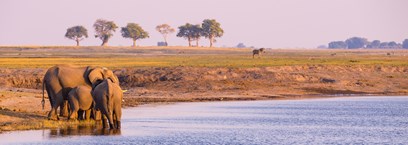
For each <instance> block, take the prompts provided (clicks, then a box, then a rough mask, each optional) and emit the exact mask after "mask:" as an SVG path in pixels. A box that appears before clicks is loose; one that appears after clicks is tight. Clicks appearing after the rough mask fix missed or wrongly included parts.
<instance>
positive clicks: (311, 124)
mask: <svg viewBox="0 0 408 145" xmlns="http://www.w3.org/2000/svg"><path fill="white" fill-rule="evenodd" d="M0 143H1V144H408V97H340V98H322V99H306V100H271V101H241V102H235V101H234V102H204V103H175V104H168V105H158V106H153V105H147V106H143V107H136V108H127V109H124V110H123V119H122V129H121V130H120V131H118V130H102V129H99V128H97V127H72V128H69V129H56V130H31V131H13V132H7V133H3V134H0Z"/></svg>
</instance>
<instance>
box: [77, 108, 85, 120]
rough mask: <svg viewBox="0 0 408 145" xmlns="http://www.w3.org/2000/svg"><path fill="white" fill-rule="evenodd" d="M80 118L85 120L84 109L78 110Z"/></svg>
mask: <svg viewBox="0 0 408 145" xmlns="http://www.w3.org/2000/svg"><path fill="white" fill-rule="evenodd" d="M78 119H79V120H84V111H83V110H78Z"/></svg>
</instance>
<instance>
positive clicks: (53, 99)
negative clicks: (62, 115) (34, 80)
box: [45, 84, 59, 120]
mask: <svg viewBox="0 0 408 145" xmlns="http://www.w3.org/2000/svg"><path fill="white" fill-rule="evenodd" d="M45 89H46V91H47V94H48V99H49V101H50V104H51V110H50V112H49V113H48V119H49V120H59V118H58V115H57V109H58V105H57V103H59V102H58V101H57V100H58V99H57V98H58V94H56V93H55V88H52V87H50V86H49V85H48V84H45Z"/></svg>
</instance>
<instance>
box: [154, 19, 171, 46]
mask: <svg viewBox="0 0 408 145" xmlns="http://www.w3.org/2000/svg"><path fill="white" fill-rule="evenodd" d="M156 30H157V31H158V32H159V33H161V34H162V35H163V38H164V42H165V43H166V46H168V43H167V35H168V34H170V33H174V32H175V30H174V28H172V27H170V25H168V24H161V25H158V26H156Z"/></svg>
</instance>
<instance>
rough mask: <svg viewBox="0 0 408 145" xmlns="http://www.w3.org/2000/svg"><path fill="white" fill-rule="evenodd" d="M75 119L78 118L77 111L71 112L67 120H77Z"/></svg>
mask: <svg viewBox="0 0 408 145" xmlns="http://www.w3.org/2000/svg"><path fill="white" fill-rule="evenodd" d="M77 118H78V111H75V110H72V111H71V112H70V113H69V117H68V120H77Z"/></svg>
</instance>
